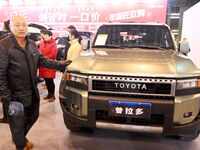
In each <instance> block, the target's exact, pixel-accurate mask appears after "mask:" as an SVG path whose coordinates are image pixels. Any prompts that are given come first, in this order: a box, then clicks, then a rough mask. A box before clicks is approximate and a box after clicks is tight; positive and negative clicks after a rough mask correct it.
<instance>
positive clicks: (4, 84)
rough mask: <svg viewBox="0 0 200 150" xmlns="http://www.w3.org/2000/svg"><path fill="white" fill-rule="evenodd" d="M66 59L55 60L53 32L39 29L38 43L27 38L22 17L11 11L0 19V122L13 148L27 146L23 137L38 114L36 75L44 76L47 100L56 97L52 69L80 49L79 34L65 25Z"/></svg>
mask: <svg viewBox="0 0 200 150" xmlns="http://www.w3.org/2000/svg"><path fill="white" fill-rule="evenodd" d="M67 30H68V31H66V32H69V43H68V44H67V45H66V49H67V55H66V60H62V61H58V60H56V55H57V52H58V49H57V46H56V43H55V40H54V39H53V33H52V31H50V30H47V29H43V30H41V31H40V35H41V37H42V40H41V42H40V44H39V45H36V43H35V42H34V41H32V40H30V39H29V37H28V24H27V20H26V18H25V17H23V16H20V15H15V16H12V17H11V18H10V20H7V21H5V22H4V28H3V31H2V32H1V35H0V64H1V65H0V101H1V102H2V104H3V115H4V117H3V118H1V120H0V123H8V125H9V127H10V131H11V135H12V141H13V143H14V144H15V145H16V149H17V150H29V149H32V148H33V143H32V142H31V141H29V140H28V139H27V137H26V135H27V134H28V132H29V131H30V129H31V127H32V126H33V125H34V123H35V122H36V121H37V119H38V117H39V106H40V95H39V90H38V87H37V82H38V80H37V75H38V71H39V77H40V78H44V81H45V84H46V87H47V95H46V96H45V97H44V98H43V99H45V100H48V101H49V102H53V101H54V100H55V99H56V96H55V84H54V78H55V77H56V70H65V68H66V67H67V66H68V65H69V64H70V63H71V62H72V61H73V60H74V59H76V58H77V57H78V55H79V54H80V53H81V51H82V49H81V45H80V41H81V37H80V36H79V33H78V31H77V30H76V28H75V27H74V26H69V27H68V29H67Z"/></svg>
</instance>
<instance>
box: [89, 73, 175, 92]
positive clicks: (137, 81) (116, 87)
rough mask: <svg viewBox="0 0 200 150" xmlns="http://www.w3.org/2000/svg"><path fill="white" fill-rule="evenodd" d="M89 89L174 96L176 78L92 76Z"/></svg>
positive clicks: (93, 90)
mask: <svg viewBox="0 0 200 150" xmlns="http://www.w3.org/2000/svg"><path fill="white" fill-rule="evenodd" d="M89 90H90V91H92V92H99V93H101V92H103V93H118V94H134V95H154V96H174V94H175V80H172V79H147V78H131V77H109V76H90V77H89Z"/></svg>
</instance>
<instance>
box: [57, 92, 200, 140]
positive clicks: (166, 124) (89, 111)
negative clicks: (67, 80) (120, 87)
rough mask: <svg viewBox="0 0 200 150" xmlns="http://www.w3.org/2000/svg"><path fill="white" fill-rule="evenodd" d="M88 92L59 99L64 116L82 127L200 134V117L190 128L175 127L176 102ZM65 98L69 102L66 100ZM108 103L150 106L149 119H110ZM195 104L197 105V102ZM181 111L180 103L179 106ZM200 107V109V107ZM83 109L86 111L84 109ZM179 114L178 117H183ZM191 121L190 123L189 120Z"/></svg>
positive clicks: (199, 116)
mask: <svg viewBox="0 0 200 150" xmlns="http://www.w3.org/2000/svg"><path fill="white" fill-rule="evenodd" d="M85 92H86V91H81V90H79V91H77V90H75V89H66V91H65V95H64V96H63V95H60V103H61V107H62V110H63V114H64V116H65V117H67V118H68V120H70V121H71V122H73V123H75V124H76V125H78V126H80V127H89V128H107V129H116V130H124V131H134V132H149V133H163V134H165V135H180V136H189V135H194V134H197V133H198V132H199V130H200V114H199V113H198V114H197V116H196V117H195V119H194V120H193V121H191V122H190V123H187V124H176V125H175V123H174V120H175V119H174V118H175V117H174V113H177V112H176V110H174V108H176V107H175V106H176V105H175V103H174V102H176V100H174V98H169V99H158V98H155V99H154V98H147V97H146V98H145V97H144V98H140V97H133V96H132V97H130V96H124V95H123V96H113V95H102V94H101V95H97V94H92V93H90V94H88V93H87V94H86V93H85ZM65 97H66V98H65ZM108 100H116V101H134V102H140V103H151V104H152V107H151V118H150V119H147V120H145V119H130V118H117V117H110V116H109V115H108V109H109V107H108ZM195 102H198V101H196V100H195ZM72 103H76V104H77V105H79V110H74V109H72V107H71V105H72ZM177 106H178V107H180V106H181V105H180V101H179V105H177ZM198 106H199V105H198ZM83 107H84V108H83ZM180 114H181V113H179V114H178V115H180ZM187 120H188V119H187Z"/></svg>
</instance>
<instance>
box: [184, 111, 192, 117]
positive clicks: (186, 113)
mask: <svg viewBox="0 0 200 150" xmlns="http://www.w3.org/2000/svg"><path fill="white" fill-rule="evenodd" d="M191 116H192V112H185V113H184V114H183V117H184V118H188V117H191Z"/></svg>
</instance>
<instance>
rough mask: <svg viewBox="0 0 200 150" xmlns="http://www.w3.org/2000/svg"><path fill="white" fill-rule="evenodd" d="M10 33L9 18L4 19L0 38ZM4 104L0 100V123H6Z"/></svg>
mask: <svg viewBox="0 0 200 150" xmlns="http://www.w3.org/2000/svg"><path fill="white" fill-rule="evenodd" d="M9 34H10V20H6V21H4V26H3V31H2V35H1V36H0V40H1V39H4V38H5V37H6V36H8V35H9ZM5 107H6V106H5V104H4V103H3V102H2V110H3V118H1V119H0V123H8V120H7V111H6V108H5Z"/></svg>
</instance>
